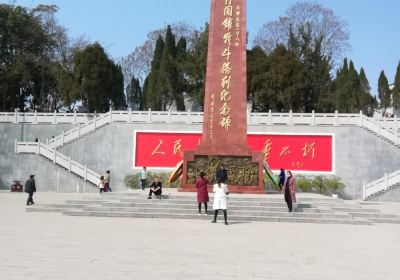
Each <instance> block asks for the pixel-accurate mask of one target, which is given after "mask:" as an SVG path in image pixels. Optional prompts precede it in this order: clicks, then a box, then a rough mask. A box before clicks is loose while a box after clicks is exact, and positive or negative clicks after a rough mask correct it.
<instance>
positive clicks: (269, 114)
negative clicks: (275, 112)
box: [268, 110, 272, 125]
mask: <svg viewBox="0 0 400 280" xmlns="http://www.w3.org/2000/svg"><path fill="white" fill-rule="evenodd" d="M268 124H269V125H272V110H268Z"/></svg>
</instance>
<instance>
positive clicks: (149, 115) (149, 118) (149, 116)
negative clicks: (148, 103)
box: [147, 108, 151, 123]
mask: <svg viewBox="0 0 400 280" xmlns="http://www.w3.org/2000/svg"><path fill="white" fill-rule="evenodd" d="M147 123H151V108H149V113H148V119H147Z"/></svg>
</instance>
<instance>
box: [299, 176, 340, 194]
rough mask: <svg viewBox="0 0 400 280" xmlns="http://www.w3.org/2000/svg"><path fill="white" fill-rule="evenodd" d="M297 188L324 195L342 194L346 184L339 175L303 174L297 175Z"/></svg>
mask: <svg viewBox="0 0 400 280" xmlns="http://www.w3.org/2000/svg"><path fill="white" fill-rule="evenodd" d="M295 178H296V190H297V191H301V192H313V193H319V194H324V195H332V194H340V193H341V192H342V190H343V188H344V184H343V183H342V182H341V181H340V178H338V177H332V178H329V177H323V176H315V177H308V178H307V177H305V176H303V175H298V176H295Z"/></svg>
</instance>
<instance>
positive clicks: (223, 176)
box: [215, 164, 228, 183]
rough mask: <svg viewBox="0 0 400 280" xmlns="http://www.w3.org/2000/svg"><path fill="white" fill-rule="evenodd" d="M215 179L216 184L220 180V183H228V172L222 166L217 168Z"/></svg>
mask: <svg viewBox="0 0 400 280" xmlns="http://www.w3.org/2000/svg"><path fill="white" fill-rule="evenodd" d="M215 179H216V181H217V182H218V180H220V181H221V183H226V182H228V171H227V170H226V169H225V167H224V166H223V165H222V164H221V165H220V166H219V168H218V170H217V173H216V174H215Z"/></svg>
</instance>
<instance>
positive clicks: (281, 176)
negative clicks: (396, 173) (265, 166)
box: [279, 168, 285, 191]
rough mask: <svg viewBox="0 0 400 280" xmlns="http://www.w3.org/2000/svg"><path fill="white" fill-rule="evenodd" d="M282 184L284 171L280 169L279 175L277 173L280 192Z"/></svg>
mask: <svg viewBox="0 0 400 280" xmlns="http://www.w3.org/2000/svg"><path fill="white" fill-rule="evenodd" d="M284 183H285V170H284V169H283V168H281V173H279V189H280V190H281V191H282V188H283V184H284Z"/></svg>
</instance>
